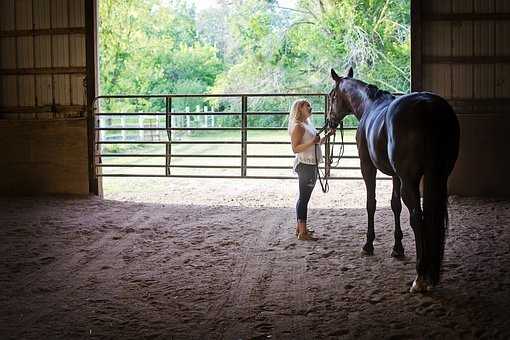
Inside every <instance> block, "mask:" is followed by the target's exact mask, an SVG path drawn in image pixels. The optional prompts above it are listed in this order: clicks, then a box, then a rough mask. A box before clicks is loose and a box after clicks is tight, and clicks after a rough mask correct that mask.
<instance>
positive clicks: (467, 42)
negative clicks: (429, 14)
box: [451, 21, 473, 56]
mask: <svg viewBox="0 0 510 340" xmlns="http://www.w3.org/2000/svg"><path fill="white" fill-rule="evenodd" d="M451 41H452V55H453V56H470V55H473V23H472V22H471V21H459V22H453V23H452V38H451Z"/></svg>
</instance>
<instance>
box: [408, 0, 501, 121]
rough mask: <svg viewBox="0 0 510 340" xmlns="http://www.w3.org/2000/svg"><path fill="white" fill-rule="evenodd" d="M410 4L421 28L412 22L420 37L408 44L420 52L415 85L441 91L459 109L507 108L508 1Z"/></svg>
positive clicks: (435, 0) (438, 0) (463, 111)
mask: <svg viewBox="0 0 510 340" xmlns="http://www.w3.org/2000/svg"><path fill="white" fill-rule="evenodd" d="M414 6H418V7H419V11H420V16H419V21H418V24H419V25H420V27H413V29H414V30H416V31H418V32H419V34H418V35H419V37H418V39H415V41H414V42H413V46H412V48H413V49H414V50H418V51H419V52H418V53H419V54H420V55H419V56H416V55H415V56H414V57H413V60H414V62H415V64H416V63H417V62H418V65H415V68H414V69H416V70H417V72H414V74H413V77H415V78H417V79H414V81H413V87H414V90H429V91H433V92H436V93H439V94H441V95H442V96H444V97H446V98H447V99H448V100H449V101H450V102H451V103H452V104H453V105H454V107H455V108H456V111H457V112H458V113H459V114H475V113H476V114H481V113H502V112H506V110H507V109H508V106H509V105H510V67H509V66H510V44H509V43H508V37H509V36H510V1H507V0H430V1H420V0H415V1H414ZM415 53H416V52H415ZM420 61H421V62H420ZM488 100H489V101H490V108H491V109H490V111H491V112H488V111H487V107H486V106H485V105H484V104H485V103H486V102H487V101H488Z"/></svg>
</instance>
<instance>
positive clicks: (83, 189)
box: [0, 118, 89, 195]
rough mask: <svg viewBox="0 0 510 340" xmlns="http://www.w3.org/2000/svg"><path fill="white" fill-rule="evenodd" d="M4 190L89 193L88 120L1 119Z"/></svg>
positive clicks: (0, 170) (0, 165) (0, 189)
mask: <svg viewBox="0 0 510 340" xmlns="http://www.w3.org/2000/svg"><path fill="white" fill-rule="evenodd" d="M0 152H1V153H2V155H3V157H0V176H1V177H2V178H3V180H2V181H0V192H1V193H2V194H4V195H5V194H8V195H9V194H10V195H13V194H38V193H71V194H87V193H88V192H89V182H88V156H87V121H86V119H85V118H81V119H73V120H45V121H37V120H35V121H27V120H18V121H15V120H11V121H7V120H3V121H2V120H0Z"/></svg>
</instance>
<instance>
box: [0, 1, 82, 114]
mask: <svg viewBox="0 0 510 340" xmlns="http://www.w3.org/2000/svg"><path fill="white" fill-rule="evenodd" d="M0 16H1V20H0V86H1V87H0V90H1V91H0V118H9V119H13V118H36V119H40V118H64V117H83V116H85V109H86V101H87V100H86V89H85V86H84V84H85V81H84V80H85V75H86V46H85V39H86V37H85V34H86V29H85V0H2V1H0Z"/></svg>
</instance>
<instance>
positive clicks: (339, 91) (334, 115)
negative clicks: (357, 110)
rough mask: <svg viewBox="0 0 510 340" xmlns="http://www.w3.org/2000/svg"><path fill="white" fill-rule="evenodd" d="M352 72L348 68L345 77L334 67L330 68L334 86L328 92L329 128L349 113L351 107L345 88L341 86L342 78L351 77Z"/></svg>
mask: <svg viewBox="0 0 510 340" xmlns="http://www.w3.org/2000/svg"><path fill="white" fill-rule="evenodd" d="M353 75H354V72H353V70H352V67H350V68H349V71H348V73H347V77H340V76H339V75H338V74H337V73H336V72H335V70H334V69H331V77H332V78H333V80H334V81H335V87H334V88H333V89H332V90H331V92H329V95H328V101H329V110H328V120H329V124H330V127H331V128H336V127H337V126H338V124H339V123H340V122H341V121H342V120H343V119H344V117H345V116H347V115H348V114H350V113H351V111H352V109H351V106H350V105H349V102H348V101H347V99H346V97H345V90H344V89H343V87H342V82H343V80H344V79H347V78H352V76H353Z"/></svg>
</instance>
